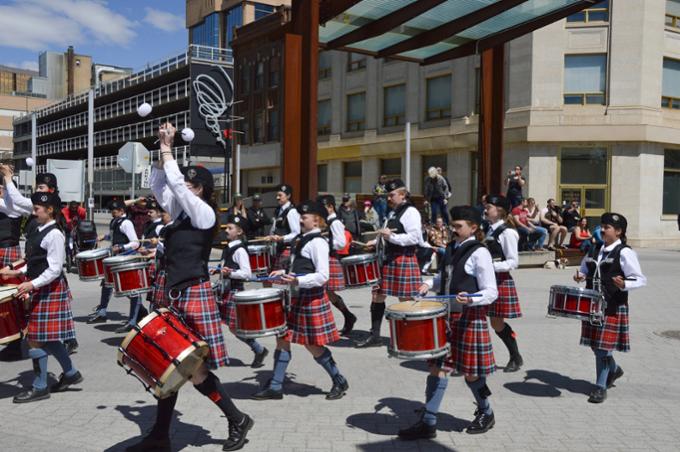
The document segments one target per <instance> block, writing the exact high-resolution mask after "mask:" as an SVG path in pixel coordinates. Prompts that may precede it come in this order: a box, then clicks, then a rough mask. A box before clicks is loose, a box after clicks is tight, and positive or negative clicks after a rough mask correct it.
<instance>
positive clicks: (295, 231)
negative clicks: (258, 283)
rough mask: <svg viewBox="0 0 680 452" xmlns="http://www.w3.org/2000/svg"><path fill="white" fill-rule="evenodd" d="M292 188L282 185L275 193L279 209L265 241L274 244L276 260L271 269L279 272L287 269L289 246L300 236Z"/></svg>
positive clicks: (298, 216)
mask: <svg viewBox="0 0 680 452" xmlns="http://www.w3.org/2000/svg"><path fill="white" fill-rule="evenodd" d="M292 198H293V187H291V186H290V185H288V184H282V185H281V186H280V187H279V191H278V192H277V193H276V201H277V202H278V203H279V207H278V208H277V209H276V215H275V217H274V222H273V224H272V227H271V232H270V233H269V236H267V237H266V238H267V240H269V241H270V242H275V243H276V259H275V260H274V265H273V268H274V269H277V270H280V269H285V268H288V263H289V261H290V253H291V246H292V245H293V242H294V241H295V239H296V238H297V236H298V235H300V214H299V213H298V211H297V209H295V206H294V205H293V203H292Z"/></svg>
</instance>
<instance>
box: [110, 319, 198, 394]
mask: <svg viewBox="0 0 680 452" xmlns="http://www.w3.org/2000/svg"><path fill="white" fill-rule="evenodd" d="M208 353H209V349H208V344H207V343H206V342H205V341H203V340H202V339H201V338H199V337H198V336H197V335H196V334H195V333H194V332H193V331H192V330H190V329H189V327H187V326H186V324H184V322H182V321H181V320H180V318H179V317H178V316H177V315H176V314H175V313H174V312H172V311H170V310H168V309H165V308H161V309H158V310H155V311H154V312H152V313H151V314H149V315H147V316H146V317H144V319H142V321H141V322H139V326H137V327H135V329H133V330H132V331H130V332H129V333H128V335H127V336H126V337H125V339H124V340H123V343H122V344H121V345H120V347H119V348H118V365H120V366H121V367H123V368H124V369H125V370H126V371H127V373H128V374H133V375H134V376H135V377H137V379H138V380H139V381H141V382H142V384H143V385H144V387H145V388H146V390H147V391H149V392H151V393H152V394H153V395H154V396H155V397H158V398H159V399H163V398H165V397H168V396H169V395H171V394H173V393H174V392H177V391H178V390H179V388H180V387H182V385H183V384H184V383H186V381H187V380H188V379H189V378H191V375H193V374H194V372H196V370H197V369H198V368H199V366H200V365H201V363H203V361H204V360H205V358H206V357H207V356H208Z"/></svg>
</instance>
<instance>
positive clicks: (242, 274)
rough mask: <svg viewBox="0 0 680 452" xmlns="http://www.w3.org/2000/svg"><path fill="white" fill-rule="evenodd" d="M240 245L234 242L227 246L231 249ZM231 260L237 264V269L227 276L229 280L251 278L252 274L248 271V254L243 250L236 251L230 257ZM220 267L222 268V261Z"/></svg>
mask: <svg viewBox="0 0 680 452" xmlns="http://www.w3.org/2000/svg"><path fill="white" fill-rule="evenodd" d="M240 244H241V241H240V240H234V241H233V242H229V244H228V245H227V246H228V247H229V248H233V247H235V246H237V245H240ZM232 259H234V262H236V264H238V267H239V268H238V270H232V271H231V273H230V274H229V276H228V277H229V278H231V279H243V280H249V279H251V278H252V277H253V272H252V270H251V269H250V258H249V257H248V252H247V251H246V250H245V249H244V248H239V249H237V250H236V252H235V253H234V255H233V256H232ZM222 267H224V261H222Z"/></svg>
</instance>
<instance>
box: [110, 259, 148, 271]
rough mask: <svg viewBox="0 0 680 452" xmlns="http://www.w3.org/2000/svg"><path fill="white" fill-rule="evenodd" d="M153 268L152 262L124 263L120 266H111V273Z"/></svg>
mask: <svg viewBox="0 0 680 452" xmlns="http://www.w3.org/2000/svg"><path fill="white" fill-rule="evenodd" d="M150 266H151V262H148V261H147V262H144V261H135V262H124V263H122V264H118V265H111V266H109V268H110V269H111V273H119V272H122V271H127V270H138V269H140V268H148V267H150Z"/></svg>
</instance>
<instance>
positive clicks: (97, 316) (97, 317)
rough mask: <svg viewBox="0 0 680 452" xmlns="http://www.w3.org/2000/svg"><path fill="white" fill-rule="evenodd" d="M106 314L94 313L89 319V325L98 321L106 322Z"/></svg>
mask: <svg viewBox="0 0 680 452" xmlns="http://www.w3.org/2000/svg"><path fill="white" fill-rule="evenodd" d="M106 320H107V318H106V316H105V315H101V314H94V315H93V316H92V317H90V318H89V319H87V324H88V325H94V324H96V323H106Z"/></svg>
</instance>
